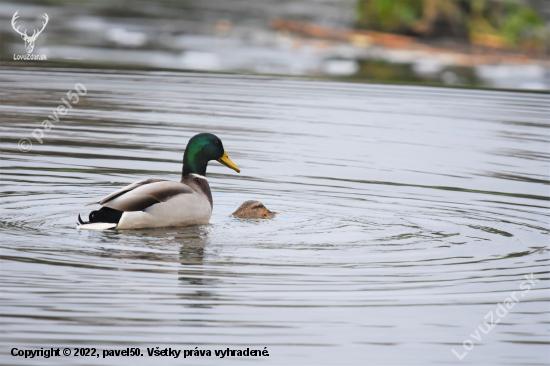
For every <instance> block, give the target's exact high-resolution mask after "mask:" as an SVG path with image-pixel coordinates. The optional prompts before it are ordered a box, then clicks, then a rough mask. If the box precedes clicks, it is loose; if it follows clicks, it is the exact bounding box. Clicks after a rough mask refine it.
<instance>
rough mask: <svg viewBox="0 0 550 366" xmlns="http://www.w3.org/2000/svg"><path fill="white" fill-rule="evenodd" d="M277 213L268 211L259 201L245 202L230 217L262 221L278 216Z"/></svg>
mask: <svg viewBox="0 0 550 366" xmlns="http://www.w3.org/2000/svg"><path fill="white" fill-rule="evenodd" d="M278 214H279V213H278V212H271V211H269V210H268V209H267V208H266V207H265V206H264V204H263V203H261V202H260V201H254V200H251V201H246V202H245V203H243V204H242V205H241V206H240V207H239V208H238V209H237V211H235V212H233V213H232V214H231V216H236V217H239V218H241V219H264V218H269V217H273V216H275V215H278Z"/></svg>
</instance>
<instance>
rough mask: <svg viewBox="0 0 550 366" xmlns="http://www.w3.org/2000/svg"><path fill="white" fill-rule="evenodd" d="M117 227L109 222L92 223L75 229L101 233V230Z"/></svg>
mask: <svg viewBox="0 0 550 366" xmlns="http://www.w3.org/2000/svg"><path fill="white" fill-rule="evenodd" d="M116 227H117V224H112V223H109V222H94V223H92V224H84V225H78V226H77V227H76V228H77V229H78V230H81V229H82V230H97V231H103V230H112V229H115V228H116Z"/></svg>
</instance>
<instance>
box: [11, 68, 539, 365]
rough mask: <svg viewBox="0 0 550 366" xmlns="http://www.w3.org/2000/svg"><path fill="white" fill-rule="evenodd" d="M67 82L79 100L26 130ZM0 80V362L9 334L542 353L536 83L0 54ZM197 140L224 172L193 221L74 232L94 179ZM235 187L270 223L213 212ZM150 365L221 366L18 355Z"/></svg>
mask: <svg viewBox="0 0 550 366" xmlns="http://www.w3.org/2000/svg"><path fill="white" fill-rule="evenodd" d="M76 83H82V84H83V85H85V86H86V88H87V90H88V92H87V94H86V95H85V96H83V97H81V99H80V101H79V102H78V103H77V104H75V105H74V108H73V109H72V110H70V111H69V112H68V113H67V115H65V116H62V117H61V118H60V121H59V122H58V123H55V126H54V127H53V128H52V129H51V130H49V131H45V132H44V137H43V138H42V140H43V144H40V143H38V142H37V141H36V140H35V139H34V138H33V137H32V135H31V132H32V131H33V130H34V129H36V128H39V127H40V126H41V123H42V121H43V120H45V119H48V116H49V115H51V114H52V111H53V110H54V109H55V108H56V107H57V106H58V105H59V104H61V101H60V99H61V98H63V97H66V96H65V94H66V93H67V92H68V91H69V90H71V89H72V90H73V91H74V86H75V84H76ZM0 84H1V85H2V99H3V102H2V105H1V106H0V110H1V113H2V130H3V136H4V138H3V139H2V145H1V146H2V155H3V157H2V180H3V183H4V187H3V188H4V189H3V193H2V201H1V207H2V210H1V218H0V223H1V229H0V230H1V231H0V235H1V238H2V241H1V242H2V244H1V245H2V250H1V254H2V267H1V268H2V277H3V279H2V293H3V296H2V303H3V304H2V315H3V317H2V323H3V324H2V332H3V336H2V337H3V338H2V353H3V355H4V356H3V361H2V363H4V364H28V363H29V362H28V360H25V359H24V358H21V357H11V356H9V355H8V354H9V351H10V349H11V348H12V347H18V348H19V349H26V348H28V349H39V348H40V347H71V348H74V347H96V348H97V349H99V350H102V349H108V348H117V349H122V348H126V347H140V348H141V349H142V350H143V351H144V353H145V348H146V347H154V346H159V347H161V348H164V347H172V348H175V349H194V348H195V347H197V346H198V347H199V348H200V349H210V350H215V349H225V348H227V347H232V348H235V349H243V348H246V347H251V348H255V349H263V348H264V347H268V350H269V354H270V356H269V357H267V358H266V357H263V358H256V359H253V360H250V359H244V358H236V357H235V358H228V359H225V360H224V361H223V362H229V363H233V364H242V363H243V362H249V363H250V362H251V361H256V362H262V363H264V364H278V365H282V364H308V365H335V364H358V365H359V364H361V365H364V364H400V365H401V364H407V365H410V364H423V365H424V364H452V363H462V364H503V365H504V364H508V365H527V364H530V365H543V364H547V363H548V362H549V361H550V360H549V352H548V351H549V341H548V339H549V338H548V324H549V317H548V315H549V311H548V310H549V309H548V302H547V300H548V259H549V258H548V247H549V233H550V228H549V209H548V208H549V202H548V201H549V193H550V192H549V177H548V172H549V160H550V153H549V145H548V142H549V140H550V136H549V127H550V124H549V122H548V121H549V117H550V113H549V110H548V105H549V97H548V95H547V94H532V93H511V92H498V91H471V90H456V89H444V88H428V87H405V86H382V85H360V84H346V83H335V82H323V81H305V80H294V79H284V78H273V77H262V76H242V75H221V74H220V75H212V74H198V73H171V72H137V71H136V72H120V71H108V70H78V69H47V68H15V67H11V68H4V69H3V70H2V71H1V72H0ZM199 132H212V133H215V134H216V135H218V136H219V137H220V138H221V139H222V141H223V142H224V147H225V149H226V151H227V153H228V155H229V156H230V157H231V159H232V160H233V161H234V162H235V163H236V164H237V165H238V166H239V167H240V168H241V170H242V173H241V174H236V173H235V172H233V171H232V170H229V169H227V168H226V167H224V166H222V165H220V164H218V163H216V162H213V163H211V164H210V165H209V167H208V171H207V177H208V180H209V182H210V186H211V188H212V192H213V197H214V213H213V216H212V219H211V220H210V223H209V224H208V225H203V226H196V227H190V228H183V229H158V230H141V231H129V232H107V233H104V232H88V231H78V230H76V229H75V227H76V225H75V223H76V217H77V215H78V214H79V213H80V214H87V213H88V212H89V210H88V209H89V207H84V204H86V203H88V202H91V201H94V200H97V199H98V198H101V197H103V196H105V195H107V194H109V193H110V192H112V191H113V190H115V189H118V188H120V187H122V186H124V185H126V184H129V183H132V182H134V181H137V180H140V179H144V178H149V177H156V178H164V179H172V180H179V174H180V172H181V161H182V156H183V151H184V149H185V145H186V143H187V141H188V139H189V138H190V137H191V136H193V135H194V134H196V133H199ZM22 138H29V139H30V140H31V141H32V142H33V146H32V149H31V150H30V151H28V152H22V151H20V150H19V149H18V147H17V143H18V141H19V140H20V139H22ZM249 199H255V200H260V201H262V202H263V203H264V204H265V205H266V206H267V207H268V208H269V209H271V210H274V211H278V212H280V215H278V217H276V218H275V219H272V220H241V219H236V218H232V217H230V216H229V215H230V214H231V212H233V211H234V210H235V209H236V208H237V207H238V206H239V205H240V204H241V203H242V202H244V201H246V200H249ZM530 273H533V275H534V277H535V278H538V279H541V281H540V282H539V283H537V284H536V286H534V287H533V288H532V289H531V291H529V292H527V293H526V294H525V296H524V297H523V298H520V302H519V303H518V304H516V305H515V306H514V308H513V309H512V310H511V311H510V313H509V314H507V315H506V316H505V317H504V318H503V319H502V321H501V322H500V323H499V324H498V325H497V326H496V327H495V328H494V329H493V330H492V331H491V332H489V333H488V334H486V335H485V334H482V339H481V341H475V340H474V339H473V338H472V337H471V336H470V334H472V333H473V332H474V331H475V329H476V328H477V327H478V326H480V325H482V324H483V321H485V320H486V319H484V316H485V315H486V314H487V313H488V312H489V311H495V310H496V308H497V303H502V302H503V301H504V300H505V299H506V298H507V297H508V296H510V295H511V294H512V293H513V292H514V291H516V292H517V293H518V294H519V293H521V292H522V290H520V288H519V286H520V285H521V284H522V282H524V281H525V278H524V275H526V274H530ZM518 296H519V295H518ZM467 339H470V340H472V341H474V344H475V346H474V348H473V349H472V350H470V351H469V352H468V354H467V355H466V356H465V358H464V359H463V360H462V361H459V360H458V359H457V357H456V356H455V355H454V354H453V353H452V351H451V349H453V348H454V349H455V350H456V351H457V352H458V353H463V352H464V348H463V342H464V341H465V340H467ZM152 362H161V363H162V364H181V363H182V362H187V363H189V364H213V363H218V362H221V361H216V360H215V359H214V358H202V359H199V358H194V359H192V360H181V359H178V360H175V359H173V358H163V359H162V360H159V359H153V358H149V357H135V358H112V359H110V360H103V359H101V358H100V359H95V358H94V359H91V358H77V357H61V358H52V359H43V358H41V359H35V360H33V361H32V363H33V364H55V365H60V364H71V365H77V364H78V365H89V364H98V365H106V364H114V363H117V364H121V363H124V364H140V365H141V364H151V363H152Z"/></svg>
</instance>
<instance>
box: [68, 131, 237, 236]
mask: <svg viewBox="0 0 550 366" xmlns="http://www.w3.org/2000/svg"><path fill="white" fill-rule="evenodd" d="M210 160H217V161H219V162H220V163H222V164H223V165H225V166H226V167H228V168H231V169H233V170H235V171H236V172H237V173H240V172H241V171H240V169H239V167H238V166H237V165H235V163H233V162H232V161H231V160H230V159H229V158H228V157H227V154H226V153H225V150H224V149H223V145H222V142H221V140H220V139H219V138H218V137H216V136H215V135H212V134H210V133H200V134H198V135H195V136H193V137H192V138H191V139H190V140H189V143H188V144H187V148H186V149H185V153H184V155H183V171H182V174H181V182H173V181H169V180H165V179H154V178H152V179H146V180H142V181H139V182H135V183H133V184H130V185H128V186H126V187H124V188H121V189H119V190H118V191H116V192H113V193H111V194H110V195H108V196H106V197H105V198H103V199H101V200H99V201H94V202H91V203H88V204H87V205H86V206H88V205H92V204H100V205H101V206H103V207H102V208H101V209H99V210H97V211H92V212H91V213H90V215H89V221H88V222H84V221H82V219H81V218H80V215H78V222H79V225H78V228H79V229H88V230H108V229H117V230H118V229H145V228H155V227H177V226H179V227H183V226H189V225H197V224H205V223H207V222H208V220H210V216H212V194H211V192H210V186H209V185H208V181H207V180H206V178H205V177H204V176H205V174H206V166H207V165H208V162H209V161H210Z"/></svg>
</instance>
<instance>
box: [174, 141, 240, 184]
mask: <svg viewBox="0 0 550 366" xmlns="http://www.w3.org/2000/svg"><path fill="white" fill-rule="evenodd" d="M210 160H217V161H219V162H220V163H222V164H223V165H225V166H226V167H228V168H231V169H233V170H235V171H236V172H237V173H240V172H241V170H240V169H239V167H238V166H237V165H235V163H233V162H232V161H231V159H229V158H228V157H227V154H226V153H225V150H224V149H223V144H222V140H220V139H219V138H218V137H217V136H216V135H212V134H211V133H199V134H198V135H195V136H193V137H191V140H189V143H187V148H186V149H185V154H184V155H183V175H188V174H191V173H195V174H200V175H205V174H206V166H207V165H208V162H209V161H210Z"/></svg>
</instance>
